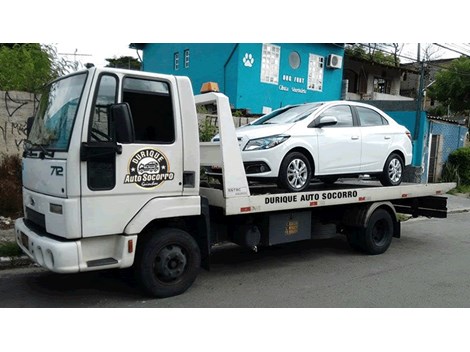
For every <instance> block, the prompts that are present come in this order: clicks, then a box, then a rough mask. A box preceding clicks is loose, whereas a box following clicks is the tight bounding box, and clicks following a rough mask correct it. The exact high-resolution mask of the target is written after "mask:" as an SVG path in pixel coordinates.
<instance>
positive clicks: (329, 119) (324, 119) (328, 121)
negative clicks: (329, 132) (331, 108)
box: [316, 116, 338, 128]
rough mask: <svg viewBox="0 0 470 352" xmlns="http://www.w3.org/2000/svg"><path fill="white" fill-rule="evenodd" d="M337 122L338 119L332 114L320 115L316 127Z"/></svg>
mask: <svg viewBox="0 0 470 352" xmlns="http://www.w3.org/2000/svg"><path fill="white" fill-rule="evenodd" d="M337 123H338V119H337V118H336V117H334V116H323V117H320V120H319V121H318V122H317V124H316V127H318V128H322V127H325V126H333V125H336V124H337Z"/></svg>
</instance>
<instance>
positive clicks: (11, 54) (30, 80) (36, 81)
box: [0, 43, 71, 93]
mask: <svg viewBox="0 0 470 352" xmlns="http://www.w3.org/2000/svg"><path fill="white" fill-rule="evenodd" d="M69 68H71V64H70V63H68V62H67V61H66V60H59V59H58V56H57V52H56V50H55V48H54V47H52V46H47V45H46V46H41V45H40V44H38V43H28V44H14V45H12V46H7V45H3V46H0V90H4V91H8V90H18V91H26V92H31V93H36V92H38V91H39V90H40V89H41V87H42V86H44V85H45V84H46V83H48V82H49V81H51V80H52V79H55V78H57V77H59V76H60V75H63V74H64V73H66V72H67V70H68V69H69Z"/></svg>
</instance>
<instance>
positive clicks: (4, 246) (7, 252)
mask: <svg viewBox="0 0 470 352" xmlns="http://www.w3.org/2000/svg"><path fill="white" fill-rule="evenodd" d="M22 253H23V252H22V251H21V249H20V247H18V245H17V244H16V243H15V242H0V257H16V256H19V255H21V254H22Z"/></svg>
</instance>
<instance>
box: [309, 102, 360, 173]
mask: <svg viewBox="0 0 470 352" xmlns="http://www.w3.org/2000/svg"><path fill="white" fill-rule="evenodd" d="M324 116H334V117H336V119H337V120H338V123H337V124H336V125H333V126H325V127H321V128H319V129H318V160H317V162H316V165H315V174H316V175H332V174H348V173H356V172H359V170H360V161H361V134H360V129H359V128H358V127H357V126H355V123H354V119H353V114H352V111H351V108H350V106H349V105H347V104H341V105H335V106H332V107H330V108H328V109H326V110H325V111H324V112H322V113H321V114H320V116H319V117H317V119H316V121H318V119H321V118H322V117H324Z"/></svg>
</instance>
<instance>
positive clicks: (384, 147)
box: [355, 106, 393, 173]
mask: <svg viewBox="0 0 470 352" xmlns="http://www.w3.org/2000/svg"><path fill="white" fill-rule="evenodd" d="M355 109H356V113H357V116H358V120H359V124H360V125H361V127H360V129H361V135H362V154H361V155H362V158H361V172H364V173H365V172H374V171H382V169H383V166H384V162H385V160H386V159H387V157H388V153H389V150H390V146H391V144H392V142H393V134H392V133H391V131H390V126H389V124H388V121H387V120H386V119H385V118H384V117H383V116H382V115H381V114H379V113H378V112H377V111H375V110H373V109H369V108H367V107H362V106H356V107H355Z"/></svg>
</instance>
